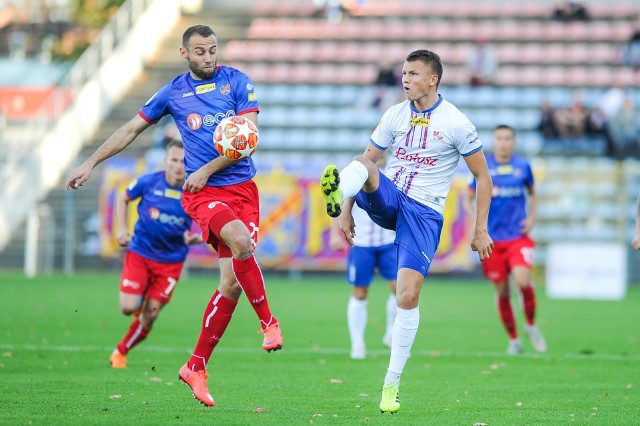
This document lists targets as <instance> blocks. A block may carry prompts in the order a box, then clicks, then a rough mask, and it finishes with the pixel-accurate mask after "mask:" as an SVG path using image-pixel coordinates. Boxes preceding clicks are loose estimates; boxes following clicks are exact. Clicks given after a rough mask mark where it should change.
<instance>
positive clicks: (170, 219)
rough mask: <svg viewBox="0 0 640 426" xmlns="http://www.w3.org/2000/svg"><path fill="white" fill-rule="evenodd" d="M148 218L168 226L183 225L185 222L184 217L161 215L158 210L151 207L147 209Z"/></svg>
mask: <svg viewBox="0 0 640 426" xmlns="http://www.w3.org/2000/svg"><path fill="white" fill-rule="evenodd" d="M149 217H150V218H151V219H153V220H157V221H158V222H160V223H163V224H169V225H184V221H185V218H184V217H179V216H175V215H172V214H167V213H162V212H161V211H160V210H158V209H157V208H155V207H151V208H150V209H149Z"/></svg>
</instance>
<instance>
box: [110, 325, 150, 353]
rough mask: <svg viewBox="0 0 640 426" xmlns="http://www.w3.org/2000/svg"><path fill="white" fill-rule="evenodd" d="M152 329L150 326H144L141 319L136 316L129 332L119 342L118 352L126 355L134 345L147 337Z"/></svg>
mask: <svg viewBox="0 0 640 426" xmlns="http://www.w3.org/2000/svg"><path fill="white" fill-rule="evenodd" d="M150 331H151V329H150V328H144V327H143V326H142V324H140V320H138V318H136V319H135V320H134V321H133V322H132V323H131V325H130V326H129V331H127V334H125V335H124V337H123V338H122V340H121V341H120V343H118V346H117V348H118V352H120V353H121V354H122V355H126V354H127V353H128V352H129V351H130V350H131V349H133V348H134V346H136V345H137V344H138V343H140V342H142V341H143V340H144V339H146V338H147V335H148V334H149V332H150Z"/></svg>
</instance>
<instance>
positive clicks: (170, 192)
mask: <svg viewBox="0 0 640 426" xmlns="http://www.w3.org/2000/svg"><path fill="white" fill-rule="evenodd" d="M164 196H165V197H167V198H173V199H175V200H179V199H180V197H182V192H181V191H178V190H177V189H169V188H166V189H165V190H164Z"/></svg>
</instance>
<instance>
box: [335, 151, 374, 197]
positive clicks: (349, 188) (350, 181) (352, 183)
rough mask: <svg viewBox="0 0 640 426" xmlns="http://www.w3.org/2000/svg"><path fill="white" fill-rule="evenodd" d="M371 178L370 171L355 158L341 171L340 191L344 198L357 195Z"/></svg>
mask: <svg viewBox="0 0 640 426" xmlns="http://www.w3.org/2000/svg"><path fill="white" fill-rule="evenodd" d="M368 178H369V171H368V170H367V168H366V167H365V165H364V164H362V163H361V162H359V161H356V160H353V161H352V162H351V163H350V164H349V165H348V166H347V167H345V168H344V169H342V171H341V172H340V191H341V192H342V199H343V200H344V199H345V198H349V197H353V196H354V195H356V194H357V193H358V192H360V190H361V189H362V187H363V186H364V183H365V182H366V181H367V179H368Z"/></svg>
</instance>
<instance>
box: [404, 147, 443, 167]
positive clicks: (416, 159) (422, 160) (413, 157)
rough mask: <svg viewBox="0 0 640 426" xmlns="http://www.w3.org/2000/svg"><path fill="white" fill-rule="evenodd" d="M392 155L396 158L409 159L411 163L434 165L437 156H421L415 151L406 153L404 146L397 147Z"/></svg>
mask: <svg viewBox="0 0 640 426" xmlns="http://www.w3.org/2000/svg"><path fill="white" fill-rule="evenodd" d="M394 155H395V157H396V158H397V159H398V160H404V161H411V162H412V163H418V164H424V165H426V166H435V165H436V163H437V162H438V157H422V156H421V155H420V154H419V153H417V152H415V153H413V154H407V150H406V149H404V148H398V150H397V151H396V152H395V154H394Z"/></svg>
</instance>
